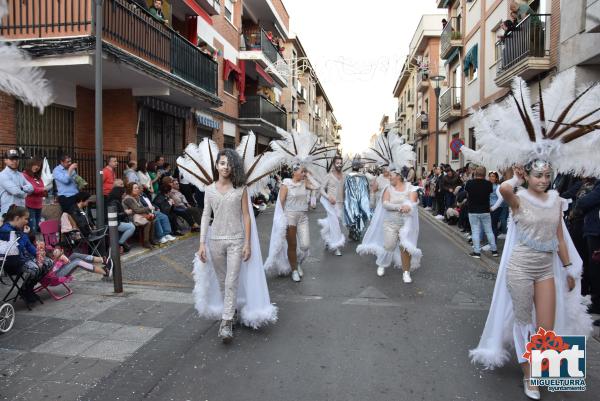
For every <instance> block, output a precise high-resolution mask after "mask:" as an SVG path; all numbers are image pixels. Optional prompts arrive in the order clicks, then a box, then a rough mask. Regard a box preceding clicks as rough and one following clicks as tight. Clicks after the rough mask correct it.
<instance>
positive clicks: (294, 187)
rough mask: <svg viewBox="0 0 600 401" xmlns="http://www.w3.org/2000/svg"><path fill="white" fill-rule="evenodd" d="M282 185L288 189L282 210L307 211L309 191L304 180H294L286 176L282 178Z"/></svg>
mask: <svg viewBox="0 0 600 401" xmlns="http://www.w3.org/2000/svg"><path fill="white" fill-rule="evenodd" d="M283 185H285V186H286V187H287V189H288V192H287V196H286V198H285V206H284V208H283V210H284V211H286V212H306V211H308V200H309V196H310V191H309V190H307V189H306V182H305V181H300V182H294V181H293V180H292V179H289V178H286V179H285V180H283Z"/></svg>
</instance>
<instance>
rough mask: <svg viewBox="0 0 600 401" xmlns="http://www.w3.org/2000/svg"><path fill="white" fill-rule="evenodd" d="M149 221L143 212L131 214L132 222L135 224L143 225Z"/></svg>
mask: <svg viewBox="0 0 600 401" xmlns="http://www.w3.org/2000/svg"><path fill="white" fill-rule="evenodd" d="M149 222H150V221H149V220H148V219H147V218H146V216H144V215H143V214H137V213H136V214H134V215H133V224H134V225H135V226H145V225H146V224H148V223H149Z"/></svg>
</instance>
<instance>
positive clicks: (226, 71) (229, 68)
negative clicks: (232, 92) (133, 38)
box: [223, 59, 241, 81]
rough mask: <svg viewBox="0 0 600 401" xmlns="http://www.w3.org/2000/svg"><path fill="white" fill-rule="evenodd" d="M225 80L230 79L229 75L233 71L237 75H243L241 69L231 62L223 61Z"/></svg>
mask: <svg viewBox="0 0 600 401" xmlns="http://www.w3.org/2000/svg"><path fill="white" fill-rule="evenodd" d="M223 61H224V63H223V79H224V80H226V81H227V80H228V79H229V74H231V72H232V71H235V73H236V74H238V75H241V71H240V68H239V67H238V66H237V65H235V64H233V63H232V62H231V61H229V60H227V59H224V60H223Z"/></svg>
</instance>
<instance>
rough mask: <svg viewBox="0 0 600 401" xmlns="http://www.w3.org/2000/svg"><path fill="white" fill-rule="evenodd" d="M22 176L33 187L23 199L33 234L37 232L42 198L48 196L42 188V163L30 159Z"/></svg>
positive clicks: (38, 160) (42, 202) (42, 203)
mask: <svg viewBox="0 0 600 401" xmlns="http://www.w3.org/2000/svg"><path fill="white" fill-rule="evenodd" d="M23 176H24V177H25V179H26V180H27V181H28V182H29V183H30V184H31V186H32V187H33V192H32V193H30V194H29V195H27V197H26V198H25V206H26V207H27V209H29V227H30V228H31V229H32V230H33V232H38V231H39V227H40V219H41V217H42V207H43V206H44V197H46V196H48V191H46V189H45V188H44V181H42V162H41V161H40V159H36V158H33V159H30V160H29V161H28V162H27V166H26V167H25V171H24V172H23Z"/></svg>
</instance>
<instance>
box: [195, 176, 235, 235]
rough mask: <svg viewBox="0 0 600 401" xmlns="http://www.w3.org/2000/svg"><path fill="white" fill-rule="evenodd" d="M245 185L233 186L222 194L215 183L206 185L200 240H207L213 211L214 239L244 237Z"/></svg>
mask: <svg viewBox="0 0 600 401" xmlns="http://www.w3.org/2000/svg"><path fill="white" fill-rule="evenodd" d="M244 189H245V187H240V188H232V189H230V190H229V191H227V192H226V193H225V194H221V193H220V192H219V191H218V190H217V188H216V186H215V184H214V183H213V184H211V185H209V186H208V187H206V190H205V192H204V211H203V213H202V223H201V225H200V242H206V234H207V232H208V225H209V221H210V215H211V213H214V219H213V222H212V225H211V227H212V235H211V238H210V239H213V240H231V239H244V224H243V220H242V195H243V194H244Z"/></svg>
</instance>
